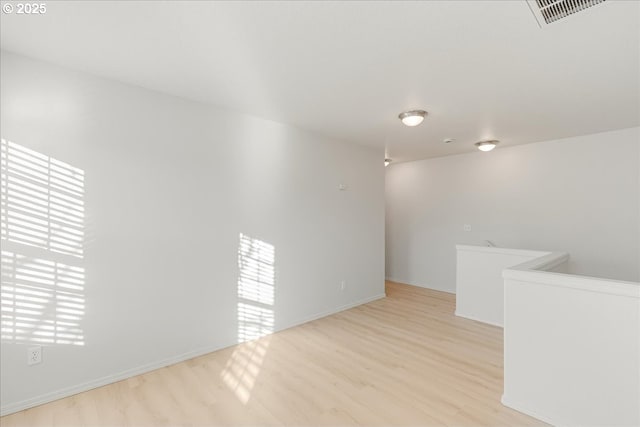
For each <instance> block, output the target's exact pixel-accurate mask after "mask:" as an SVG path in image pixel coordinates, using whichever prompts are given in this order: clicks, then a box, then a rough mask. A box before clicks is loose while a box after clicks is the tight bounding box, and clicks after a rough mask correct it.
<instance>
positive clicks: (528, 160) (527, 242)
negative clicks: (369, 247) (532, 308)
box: [386, 128, 640, 292]
mask: <svg viewBox="0 0 640 427" xmlns="http://www.w3.org/2000/svg"><path fill="white" fill-rule="evenodd" d="M639 150H640V128H632V129H625V130H619V131H613V132H606V133H600V134H595V135H587V136H581V137H576V138H567V139H562V140H557V141H547V142H542V143H535V144H527V145H521V146H514V147H505V146H502V147H501V146H498V148H496V149H495V150H494V151H492V152H489V153H481V152H475V153H470V154H464V155H458V156H450V157H441V158H435V159H429V160H423V161H416V162H408V163H400V164H396V165H391V166H389V167H388V168H387V173H386V197H387V202H386V203H387V218H386V222H387V227H386V248H387V251H386V256H387V258H386V275H387V277H389V278H391V279H393V280H397V281H400V282H404V283H410V284H415V285H420V286H426V287H430V288H434V289H440V290H444V291H448V292H454V289H455V271H456V269H455V259H456V251H455V245H456V244H483V241H484V240H485V239H489V240H491V241H493V242H494V243H496V245H497V246H500V247H511V248H526V249H532V250H543V251H564V252H568V253H570V254H571V260H570V261H569V266H568V268H569V271H570V272H574V273H578V274H584V275H589V276H596V277H606V278H612V279H622V280H634V281H637V280H639V279H640V265H639V264H638V259H639V257H640V221H639V218H640V213H639V210H640V183H639V179H638V171H639V170H640V160H639V154H638V152H639ZM464 224H470V225H471V226H472V231H471V232H464V231H463V225H464Z"/></svg>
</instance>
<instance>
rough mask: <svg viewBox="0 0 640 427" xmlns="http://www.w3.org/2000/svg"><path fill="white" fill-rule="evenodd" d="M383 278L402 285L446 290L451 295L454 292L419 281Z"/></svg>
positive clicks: (439, 290)
mask: <svg viewBox="0 0 640 427" xmlns="http://www.w3.org/2000/svg"><path fill="white" fill-rule="evenodd" d="M385 280H388V281H390V282H395V283H401V284H403V285H410V286H417V287H418V288H425V289H431V290H432V291H438V292H446V293H448V294H453V295H455V294H456V293H455V291H449V290H446V289H438V288H434V287H433V286H429V285H424V284H420V283H411V282H409V281H407V280H401V279H396V278H394V277H385Z"/></svg>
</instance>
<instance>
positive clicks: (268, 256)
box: [220, 233, 276, 404]
mask: <svg viewBox="0 0 640 427" xmlns="http://www.w3.org/2000/svg"><path fill="white" fill-rule="evenodd" d="M239 240H240V242H239V245H238V268H239V274H238V287H237V292H238V306H237V310H238V312H237V315H238V319H237V320H238V342H239V343H244V344H240V345H238V346H237V347H236V348H235V349H234V351H233V354H232V355H231V357H230V358H229V360H228V361H227V364H226V366H225V368H224V370H223V371H222V373H221V374H220V376H221V378H222V380H223V381H224V382H225V384H226V385H227V387H229V389H230V390H231V391H233V393H234V394H235V395H236V397H237V398H238V400H240V402H242V403H243V404H246V403H247V402H248V401H249V398H250V397H251V390H252V389H253V387H254V385H255V381H256V378H257V377H258V374H259V373H260V367H261V366H262V363H263V362H264V357H265V354H266V353H267V347H268V346H269V337H265V338H261V337H264V336H265V335H269V334H271V333H273V328H274V322H275V314H274V311H273V304H274V302H275V285H276V280H275V278H276V277H275V248H274V246H273V245H270V244H269V243H266V242H263V241H262V240H258V239H254V238H252V237H250V236H247V235H246V234H242V233H240V238H239ZM258 338H260V339H258ZM246 341H250V342H246Z"/></svg>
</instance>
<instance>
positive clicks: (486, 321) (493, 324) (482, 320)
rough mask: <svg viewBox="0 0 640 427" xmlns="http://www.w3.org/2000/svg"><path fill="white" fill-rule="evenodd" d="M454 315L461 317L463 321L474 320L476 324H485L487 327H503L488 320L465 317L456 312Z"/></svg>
mask: <svg viewBox="0 0 640 427" xmlns="http://www.w3.org/2000/svg"><path fill="white" fill-rule="evenodd" d="M455 315H456V316H458V317H463V318H465V319H469V320H475V321H476V322H481V323H486V324H487V325H492V326H497V327H499V328H504V325H501V324H500V323H496V322H491V321H490V320H484V319H480V318H478V317H475V316H467V315H466V314H461V313H460V312H459V311H458V310H456V311H455Z"/></svg>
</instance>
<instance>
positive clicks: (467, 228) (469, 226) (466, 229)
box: [462, 224, 471, 231]
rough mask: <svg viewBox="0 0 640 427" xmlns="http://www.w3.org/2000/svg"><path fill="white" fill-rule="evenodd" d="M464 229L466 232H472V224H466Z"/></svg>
mask: <svg viewBox="0 0 640 427" xmlns="http://www.w3.org/2000/svg"><path fill="white" fill-rule="evenodd" d="M462 228H463V230H464V231H471V224H465V225H464V226H463V227H462Z"/></svg>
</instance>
